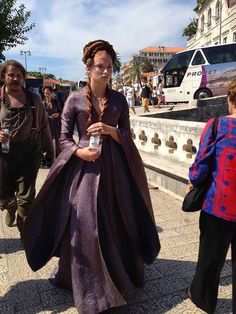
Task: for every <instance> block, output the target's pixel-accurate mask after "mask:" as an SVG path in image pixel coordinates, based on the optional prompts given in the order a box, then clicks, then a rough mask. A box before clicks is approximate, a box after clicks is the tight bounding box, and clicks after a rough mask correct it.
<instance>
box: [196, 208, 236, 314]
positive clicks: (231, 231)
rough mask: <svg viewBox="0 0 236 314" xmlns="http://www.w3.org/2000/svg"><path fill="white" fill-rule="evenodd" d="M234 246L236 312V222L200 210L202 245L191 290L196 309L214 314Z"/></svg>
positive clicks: (235, 309) (233, 282) (234, 301)
mask: <svg viewBox="0 0 236 314" xmlns="http://www.w3.org/2000/svg"><path fill="white" fill-rule="evenodd" d="M230 244H231V250H232V285H233V313H236V223H234V222H231V221H227V220H224V219H221V218H218V217H215V216H213V215H210V214H207V213H206V212H204V211H201V214H200V245H199V255H198V262H197V268H196V273H195V276H194V279H193V282H192V284H191V287H190V293H191V299H192V301H193V303H195V304H196V306H197V307H199V308H201V309H202V310H204V311H205V312H207V313H214V311H215V308H216V303H217V295H218V288H219V281H220V272H221V270H222V268H223V266H224V262H225V259H226V255H227V252H228V249H229V246H230Z"/></svg>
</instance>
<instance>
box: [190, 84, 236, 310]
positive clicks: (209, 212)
mask: <svg viewBox="0 0 236 314" xmlns="http://www.w3.org/2000/svg"><path fill="white" fill-rule="evenodd" d="M227 100H228V109H229V113H230V114H229V115H228V116H226V117H220V118H219V120H218V127H217V132H216V136H215V140H214V136H213V135H212V134H214V133H213V125H214V119H211V120H210V121H208V122H207V124H206V126H205V129H204V131H203V133H202V136H201V141H200V147H199V150H198V153H197V156H196V158H195V161H194V163H193V165H192V166H191V168H190V172H189V178H190V182H191V184H190V187H191V186H192V185H199V184H204V182H205V180H206V179H207V178H208V177H210V178H211V183H210V185H209V189H208V191H207V194H206V198H205V201H204V203H203V206H202V210H201V213H200V220H199V226H200V244H199V255H198V262H197V268H196V273H195V276H194V279H193V281H192V284H191V287H190V290H189V293H190V297H191V300H192V301H193V303H194V304H196V306H197V307H199V308H200V309H202V310H204V311H206V312H207V313H214V311H215V308H216V303H217V295H218V288H219V281H220V273H221V270H222V268H223V265H224V262H225V259H226V255H227V252H228V249H229V246H230V245H231V252H232V255H231V258H232V281H233V283H232V284H233V313H236V276H235V274H236V207H235V195H236V171H235V169H236V136H235V134H236V80H233V81H232V82H231V84H230V85H229V87H228V96H227Z"/></svg>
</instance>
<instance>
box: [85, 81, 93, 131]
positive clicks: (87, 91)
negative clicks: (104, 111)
mask: <svg viewBox="0 0 236 314" xmlns="http://www.w3.org/2000/svg"><path fill="white" fill-rule="evenodd" d="M91 95H92V91H91V84H90V79H88V82H87V85H86V86H85V96H86V98H87V111H88V120H87V124H88V125H90V124H91V123H92V107H93V104H92V97H91Z"/></svg>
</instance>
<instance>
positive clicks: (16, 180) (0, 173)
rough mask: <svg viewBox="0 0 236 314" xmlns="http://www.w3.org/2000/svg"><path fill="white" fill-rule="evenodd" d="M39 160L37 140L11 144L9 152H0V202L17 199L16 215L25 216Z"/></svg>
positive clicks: (32, 195) (32, 192) (31, 196)
mask: <svg viewBox="0 0 236 314" xmlns="http://www.w3.org/2000/svg"><path fill="white" fill-rule="evenodd" d="M40 159H41V144H40V141H39V139H37V138H29V139H27V140H24V141H22V142H17V143H11V146H10V152H9V153H8V154H3V153H2V152H0V202H2V203H4V201H5V200H8V201H9V200H11V199H14V197H16V198H17V203H18V214H19V215H20V216H21V217H24V216H26V214H27V211H28V210H29V208H30V206H31V204H32V202H33V200H34V197H35V182H36V177H37V173H38V169H39V165H40Z"/></svg>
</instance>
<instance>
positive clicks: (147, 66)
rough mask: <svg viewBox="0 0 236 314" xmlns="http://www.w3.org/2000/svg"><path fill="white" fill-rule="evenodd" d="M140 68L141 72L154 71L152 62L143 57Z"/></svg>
mask: <svg viewBox="0 0 236 314" xmlns="http://www.w3.org/2000/svg"><path fill="white" fill-rule="evenodd" d="M141 70H142V72H143V73H148V72H153V71H154V67H153V64H152V62H151V61H150V60H149V59H148V58H145V59H144V60H143V62H142V64H141Z"/></svg>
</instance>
